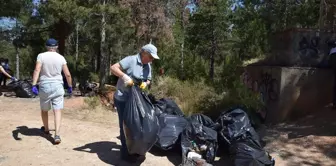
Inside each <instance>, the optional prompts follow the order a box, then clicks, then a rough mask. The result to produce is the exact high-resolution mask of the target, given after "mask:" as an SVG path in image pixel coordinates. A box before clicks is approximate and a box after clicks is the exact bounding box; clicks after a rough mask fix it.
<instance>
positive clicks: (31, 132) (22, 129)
mask: <svg viewBox="0 0 336 166" xmlns="http://www.w3.org/2000/svg"><path fill="white" fill-rule="evenodd" d="M19 134H22V135H25V136H40V137H43V138H45V139H46V140H48V141H49V142H50V143H52V144H54V139H53V138H52V137H51V135H46V134H44V133H42V132H41V130H40V129H38V128H28V127H27V126H18V127H16V129H15V130H13V131H12V136H13V138H14V139H15V140H17V141H21V140H22V138H20V137H19Z"/></svg>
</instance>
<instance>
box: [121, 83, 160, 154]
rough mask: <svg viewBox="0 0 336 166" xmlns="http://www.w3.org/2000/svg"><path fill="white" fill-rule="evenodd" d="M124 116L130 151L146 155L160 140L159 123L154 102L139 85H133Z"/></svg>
mask: <svg viewBox="0 0 336 166" xmlns="http://www.w3.org/2000/svg"><path fill="white" fill-rule="evenodd" d="M123 116H124V122H123V123H124V128H123V130H124V133H125V137H126V144H127V148H128V151H129V153H130V154H139V155H144V154H145V153H146V152H147V151H149V150H150V149H151V147H152V146H153V145H154V144H155V142H156V141H157V140H158V134H159V123H158V119H157V116H155V111H154V106H153V104H152V103H151V102H150V100H149V99H148V96H147V94H145V93H144V92H142V91H141V90H140V88H139V87H138V86H133V87H131V93H130V98H129V100H128V101H127V102H126V105H125V112H124V115H123Z"/></svg>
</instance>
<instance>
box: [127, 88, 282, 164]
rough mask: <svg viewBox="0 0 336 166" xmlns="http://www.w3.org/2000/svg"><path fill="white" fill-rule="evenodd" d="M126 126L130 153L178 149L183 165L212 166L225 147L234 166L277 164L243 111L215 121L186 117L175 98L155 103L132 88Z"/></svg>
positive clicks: (206, 118) (227, 112)
mask: <svg viewBox="0 0 336 166" xmlns="http://www.w3.org/2000/svg"><path fill="white" fill-rule="evenodd" d="M123 123H124V129H123V130H124V133H125V137H126V144H127V147H128V151H129V153H130V154H139V155H145V153H147V152H148V151H149V150H150V149H151V148H152V147H153V146H155V147H158V148H159V149H161V150H163V151H167V150H171V149H173V148H174V147H179V148H180V150H181V152H182V156H181V157H182V163H181V166H196V165H204V166H210V165H212V164H213V163H214V161H215V157H216V155H217V151H218V150H219V149H220V150H222V148H223V149H224V150H223V151H227V152H228V154H229V155H230V158H231V159H232V164H233V165H235V166H242V165H244V166H245V165H251V166H252V165H253V166H274V164H275V161H274V160H273V159H272V157H271V156H270V155H269V154H268V153H267V152H266V151H265V150H264V149H263V147H262V146H261V143H260V138H259V135H258V134H257V132H256V131H255V129H254V128H253V126H252V125H251V122H250V119H249V116H248V114H247V113H246V111H245V110H244V108H240V107H236V108H232V109H230V110H228V111H224V112H222V113H221V114H220V116H219V117H218V118H217V120H216V121H213V120H212V119H211V118H209V117H208V116H205V115H203V114H194V115H191V116H185V115H184V114H183V112H182V110H181V109H180V108H179V107H178V105H177V104H176V103H175V102H174V101H173V100H172V99H168V98H162V99H159V100H156V99H155V97H153V96H151V95H148V94H146V93H145V92H143V91H141V89H140V88H139V87H137V86H133V87H132V88H131V95H130V98H129V100H128V101H127V102H126V107H125V113H124V122H123ZM200 163H201V164H200Z"/></svg>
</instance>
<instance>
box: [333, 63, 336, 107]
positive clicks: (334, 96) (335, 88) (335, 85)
mask: <svg viewBox="0 0 336 166" xmlns="http://www.w3.org/2000/svg"><path fill="white" fill-rule="evenodd" d="M333 70H334V73H333V74H334V88H333V107H336V68H334V69H333Z"/></svg>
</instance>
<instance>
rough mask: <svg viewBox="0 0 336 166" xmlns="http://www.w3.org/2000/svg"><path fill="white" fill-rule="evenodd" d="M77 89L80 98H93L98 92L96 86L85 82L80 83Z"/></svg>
mask: <svg viewBox="0 0 336 166" xmlns="http://www.w3.org/2000/svg"><path fill="white" fill-rule="evenodd" d="M78 88H79V91H80V92H81V95H82V96H94V95H95V94H96V92H97V91H98V84H97V83H94V82H89V81H87V80H86V81H82V82H80V83H79V87H78Z"/></svg>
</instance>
